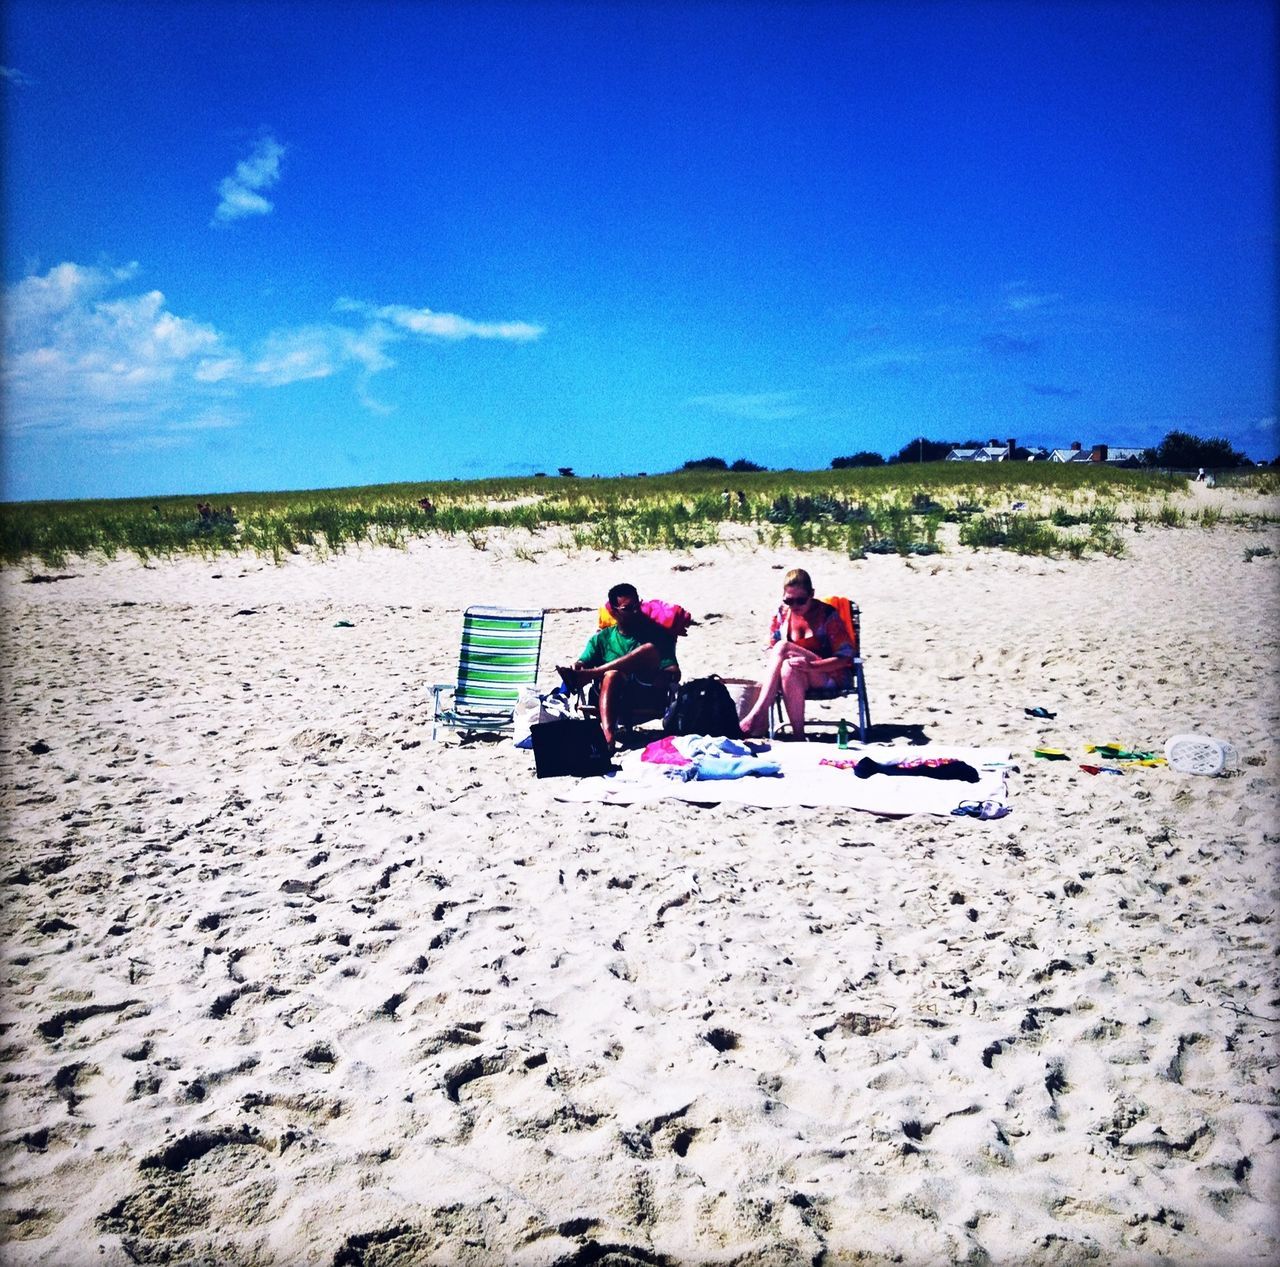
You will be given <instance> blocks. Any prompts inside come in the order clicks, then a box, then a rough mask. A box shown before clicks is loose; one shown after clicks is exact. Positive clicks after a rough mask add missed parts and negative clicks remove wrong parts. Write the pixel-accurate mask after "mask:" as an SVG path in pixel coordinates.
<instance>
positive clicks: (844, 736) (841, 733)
mask: <svg viewBox="0 0 1280 1267" xmlns="http://www.w3.org/2000/svg"><path fill="white" fill-rule="evenodd" d="M848 746H849V723H848V722H846V721H845V719H844V718H843V717H842V718H840V725H839V726H837V727H836V747H837V748H847V747H848Z"/></svg>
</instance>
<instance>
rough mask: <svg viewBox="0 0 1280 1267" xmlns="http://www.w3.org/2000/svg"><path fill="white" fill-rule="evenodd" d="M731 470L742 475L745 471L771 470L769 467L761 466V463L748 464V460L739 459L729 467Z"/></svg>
mask: <svg viewBox="0 0 1280 1267" xmlns="http://www.w3.org/2000/svg"><path fill="white" fill-rule="evenodd" d="M729 469H730V470H731V471H738V472H739V473H742V472H745V471H767V470H768V469H769V468H768V467H767V466H761V465H760V464H759V462H748V461H747V459H746V458H739V459H738V460H737V461H736V462H734V463H733V464H732V465H731V466H730V467H729Z"/></svg>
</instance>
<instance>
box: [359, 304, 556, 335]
mask: <svg viewBox="0 0 1280 1267" xmlns="http://www.w3.org/2000/svg"><path fill="white" fill-rule="evenodd" d="M334 311H335V312H358V313H361V314H362V315H364V316H366V317H370V318H373V319H374V320H377V321H385V322H386V323H388V324H389V325H390V326H392V327H393V328H394V329H397V330H403V331H407V332H408V333H409V334H419V335H425V336H426V337H428V338H433V339H452V340H458V339H511V340H514V341H516V342H518V343H526V342H529V341H530V340H533V339H537V338H540V337H541V336H542V335H543V334H545V333H546V331H545V330H544V329H543V328H542V326H535V325H530V324H529V323H528V322H527V321H472V320H471V319H470V318H469V317H459V316H457V315H456V314H454V313H452V312H432V311H431V309H430V308H409V307H406V306H404V305H403V304H386V305H384V306H383V307H381V308H379V307H376V306H374V305H373V304H367V303H363V302H361V301H360V300H358V299H339V300H338V302H337V303H336V304H335V305H334Z"/></svg>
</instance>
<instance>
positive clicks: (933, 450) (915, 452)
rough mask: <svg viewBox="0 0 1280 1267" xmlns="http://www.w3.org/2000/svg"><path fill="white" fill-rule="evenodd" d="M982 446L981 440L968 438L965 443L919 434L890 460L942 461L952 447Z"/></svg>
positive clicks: (977, 447)
mask: <svg viewBox="0 0 1280 1267" xmlns="http://www.w3.org/2000/svg"><path fill="white" fill-rule="evenodd" d="M981 447H982V441H981V440H967V441H965V443H964V444H957V443H956V442H955V441H954V440H926V439H925V437H924V436H917V437H916V438H915V439H914V440H908V441H907V443H906V444H904V445H903V446H902V448H900V449H899V450H898V451H897V453H895V454H894V455H893V457H891V458H890V459H889V461H890V462H941V461H942V459H943V458H945V457H946V456H947V454H948V453H950V452H951V450H952V449H979V448H981Z"/></svg>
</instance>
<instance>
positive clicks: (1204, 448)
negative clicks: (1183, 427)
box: [1147, 431, 1252, 471]
mask: <svg viewBox="0 0 1280 1267" xmlns="http://www.w3.org/2000/svg"><path fill="white" fill-rule="evenodd" d="M1147 452H1148V455H1149V457H1148V460H1149V461H1150V463H1151V464H1152V465H1153V466H1165V467H1172V468H1173V469H1174V470H1190V469H1191V468H1192V467H1199V466H1204V467H1212V468H1215V469H1216V470H1219V471H1221V470H1231V469H1233V468H1235V467H1237V466H1250V465H1252V463H1251V462H1250V461H1249V459H1248V457H1247V456H1246V455H1245V454H1243V453H1239V452H1237V451H1236V450H1235V449H1233V448H1232V447H1231V445H1230V444H1229V443H1228V442H1227V441H1226V440H1223V439H1221V438H1215V439H1213V440H1202V439H1201V438H1200V437H1199V436H1193V435H1188V434H1187V433H1186V432H1185V431H1170V432H1169V434H1168V435H1167V436H1165V438H1164V439H1163V440H1161V441H1160V443H1159V444H1158V445H1156V447H1155V448H1154V449H1149V450H1148V451H1147Z"/></svg>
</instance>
